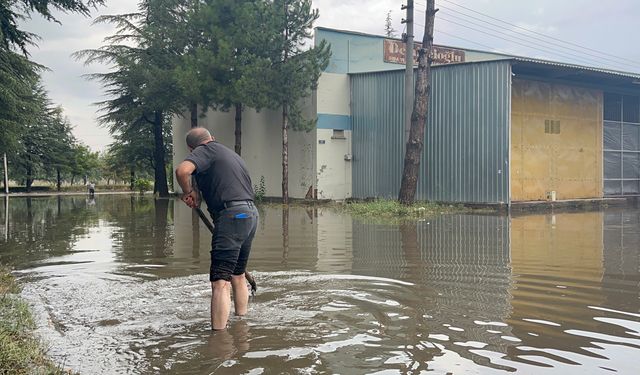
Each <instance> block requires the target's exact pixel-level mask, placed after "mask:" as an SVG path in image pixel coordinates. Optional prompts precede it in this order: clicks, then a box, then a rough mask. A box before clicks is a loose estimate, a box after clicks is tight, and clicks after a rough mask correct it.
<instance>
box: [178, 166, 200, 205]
mask: <svg viewBox="0 0 640 375" xmlns="http://www.w3.org/2000/svg"><path fill="white" fill-rule="evenodd" d="M195 170H196V166H195V164H193V163H192V162H190V161H187V160H185V161H183V162H182V163H180V164H178V167H177V168H176V180H178V185H180V187H181V188H182V191H183V194H182V201H183V202H184V203H185V204H186V205H187V206H189V207H191V208H195V207H196V206H197V205H198V195H197V193H196V192H195V191H193V186H191V175H192V174H193V172H195Z"/></svg>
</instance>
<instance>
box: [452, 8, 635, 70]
mask: <svg viewBox="0 0 640 375" xmlns="http://www.w3.org/2000/svg"><path fill="white" fill-rule="evenodd" d="M441 8H443V9H445V10H446V11H444V12H443V13H445V15H446V16H449V17H453V18H455V19H458V20H461V21H463V22H469V23H470V24H472V25H477V26H481V27H483V25H480V24H478V23H475V22H472V21H468V20H466V19H464V18H462V17H459V16H457V15H455V14H450V13H448V12H449V11H451V12H455V13H457V14H460V15H463V16H465V17H469V18H471V19H474V20H477V21H480V22H483V23H486V24H488V25H491V26H495V27H497V28H499V29H504V30H507V31H508V32H510V33H513V34H516V35H519V36H523V37H525V38H530V39H534V40H538V41H541V42H543V43H545V46H546V45H553V46H557V47H560V48H563V49H566V50H570V51H574V52H577V53H579V54H582V55H587V56H591V57H593V58H596V59H598V61H599V60H604V61H608V62H611V63H615V64H618V65H625V66H630V67H634V68H638V67H640V63H638V62H634V64H629V63H627V62H623V61H621V60H626V59H610V58H607V57H603V56H598V55H595V54H592V53H588V52H584V51H581V50H579V49H576V48H571V47H566V46H563V45H561V44H559V43H554V42H551V41H547V40H544V39H543V38H538V37H535V36H531V35H527V34H525V33H522V32H519V31H514V30H511V29H509V28H507V27H504V26H500V25H497V24H495V23H492V22H488V21H485V20H482V19H480V18H477V17H473V16H470V15H468V14H465V13H462V12H458V11H456V10H453V9H450V8H447V7H445V6H441ZM441 12H442V10H441ZM490 30H493V31H498V32H502V31H501V30H495V29H490ZM527 42H529V43H535V42H532V41H529V40H527ZM629 61H631V60H629Z"/></svg>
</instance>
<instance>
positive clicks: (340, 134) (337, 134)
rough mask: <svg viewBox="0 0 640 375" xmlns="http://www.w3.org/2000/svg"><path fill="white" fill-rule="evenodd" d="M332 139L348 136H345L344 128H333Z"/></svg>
mask: <svg viewBox="0 0 640 375" xmlns="http://www.w3.org/2000/svg"><path fill="white" fill-rule="evenodd" d="M331 139H347V137H345V136H344V130H339V129H333V135H332V136H331Z"/></svg>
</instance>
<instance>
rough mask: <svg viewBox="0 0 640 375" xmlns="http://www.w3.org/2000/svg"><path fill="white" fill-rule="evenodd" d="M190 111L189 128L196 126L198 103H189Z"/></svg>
mask: <svg viewBox="0 0 640 375" xmlns="http://www.w3.org/2000/svg"><path fill="white" fill-rule="evenodd" d="M189 110H190V112H191V129H193V128H197V127H198V104H196V103H191V106H190V108H189Z"/></svg>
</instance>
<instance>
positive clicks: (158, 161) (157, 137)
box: [153, 111, 169, 197]
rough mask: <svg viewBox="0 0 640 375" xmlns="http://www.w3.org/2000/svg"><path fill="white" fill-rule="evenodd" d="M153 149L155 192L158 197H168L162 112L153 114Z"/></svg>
mask: <svg viewBox="0 0 640 375" xmlns="http://www.w3.org/2000/svg"><path fill="white" fill-rule="evenodd" d="M153 138H154V149H153V159H154V164H155V165H154V167H155V173H154V174H155V184H154V185H155V189H154V190H155V191H156V192H157V193H158V195H159V196H160V197H168V196H169V187H168V185H167V171H166V169H165V164H164V138H163V137H162V111H155V112H154V119H153Z"/></svg>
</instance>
